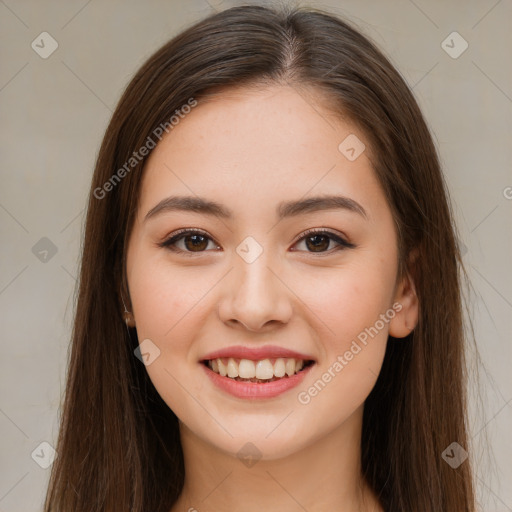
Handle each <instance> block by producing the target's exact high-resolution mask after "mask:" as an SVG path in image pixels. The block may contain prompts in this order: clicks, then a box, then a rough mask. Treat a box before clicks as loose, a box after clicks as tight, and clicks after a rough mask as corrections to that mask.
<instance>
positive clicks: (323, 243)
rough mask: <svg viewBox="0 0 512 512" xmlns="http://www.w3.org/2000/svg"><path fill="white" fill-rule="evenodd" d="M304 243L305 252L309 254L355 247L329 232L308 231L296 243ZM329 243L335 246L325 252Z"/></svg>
mask: <svg viewBox="0 0 512 512" xmlns="http://www.w3.org/2000/svg"><path fill="white" fill-rule="evenodd" d="M302 242H304V244H305V246H306V249H307V250H306V252H309V253H331V252H334V251H337V250H340V249H345V248H352V247H355V245H354V244H352V243H350V242H347V241H346V240H344V239H343V238H341V237H340V236H338V235H336V234H335V233H331V232H330V231H325V230H324V231H320V230H309V231H306V233H305V234H304V235H303V236H302V238H301V239H300V240H299V241H298V242H297V243H302ZM331 242H334V243H335V244H337V246H335V247H334V248H333V249H332V250H327V249H328V248H329V245H330V243H331Z"/></svg>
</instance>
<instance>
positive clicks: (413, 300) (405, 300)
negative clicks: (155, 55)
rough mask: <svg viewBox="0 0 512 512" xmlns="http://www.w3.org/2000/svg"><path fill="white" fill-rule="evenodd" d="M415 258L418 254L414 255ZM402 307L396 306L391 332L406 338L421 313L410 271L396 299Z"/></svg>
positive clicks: (390, 326) (392, 334) (398, 336)
mask: <svg viewBox="0 0 512 512" xmlns="http://www.w3.org/2000/svg"><path fill="white" fill-rule="evenodd" d="M412 256H413V258H414V259H415V256H416V254H413V255H412ZM394 302H395V303H399V304H400V305H401V308H400V309H398V308H396V311H397V313H396V315H395V316H394V317H393V319H392V320H391V321H390V323H389V334H390V335H391V336H393V337H394V338H404V337H405V336H407V335H408V334H410V333H411V331H412V330H413V329H414V328H415V327H416V324H417V323H418V315H419V301H418V296H417V293H416V287H415V284H414V280H413V278H412V277H411V275H410V273H409V272H406V275H405V276H404V278H403V279H402V282H401V283H400V285H399V286H398V288H397V292H396V295H395V299H394Z"/></svg>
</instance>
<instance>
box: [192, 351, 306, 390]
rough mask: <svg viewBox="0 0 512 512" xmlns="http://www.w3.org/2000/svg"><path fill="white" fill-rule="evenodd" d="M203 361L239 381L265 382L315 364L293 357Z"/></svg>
mask: <svg viewBox="0 0 512 512" xmlns="http://www.w3.org/2000/svg"><path fill="white" fill-rule="evenodd" d="M202 363H203V364H204V365H205V366H207V367H208V368H209V369H210V370H211V371H213V372H214V373H217V374H218V375H220V376H221V377H227V378H230V379H233V380H235V381H237V382H255V383H260V384H265V383H267V382H274V381H276V380H282V379H287V378H290V377H292V376H293V375H296V374H297V373H300V372H302V371H304V370H305V369H306V368H308V367H309V366H311V365H313V364H315V361H313V360H304V359H295V358H293V357H278V358H275V359H260V360H257V361H254V360H251V359H237V358H233V357H229V358H228V357H222V358H216V359H209V360H205V361H202Z"/></svg>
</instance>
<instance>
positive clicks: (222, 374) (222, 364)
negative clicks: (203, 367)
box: [212, 359, 228, 377]
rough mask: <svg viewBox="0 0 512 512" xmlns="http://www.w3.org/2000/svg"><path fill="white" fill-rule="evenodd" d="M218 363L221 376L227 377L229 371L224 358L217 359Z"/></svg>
mask: <svg viewBox="0 0 512 512" xmlns="http://www.w3.org/2000/svg"><path fill="white" fill-rule="evenodd" d="M217 364H218V365H219V374H220V375H221V377H225V376H226V375H227V374H228V372H227V371H226V366H225V365H224V363H223V362H222V359H217ZM212 370H213V368H212ZM214 371H215V370H214Z"/></svg>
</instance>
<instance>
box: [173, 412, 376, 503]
mask: <svg viewBox="0 0 512 512" xmlns="http://www.w3.org/2000/svg"><path fill="white" fill-rule="evenodd" d="M361 425H362V408H361V410H360V411H357V412H356V413H355V414H354V415H352V416H351V417H350V418H349V419H348V420H347V421H345V422H344V423H343V424H342V425H341V426H339V427H338V428H337V429H335V430H333V431H331V432H330V433H329V435H328V436H325V437H323V438H321V439H318V440H317V441H315V442H313V443H311V444H309V445H308V446H305V447H303V448H301V449H299V450H297V451H295V452H294V453H292V454H290V455H288V456H287V457H284V458H280V459H274V460H268V459H267V458H266V457H265V456H263V457H262V458H261V459H260V460H258V461H257V462H255V463H254V464H253V465H249V464H248V463H247V462H246V463H244V462H243V461H242V460H240V459H239V458H237V457H234V456H232V455H230V454H228V453H226V452H224V451H221V450H218V449H217V448H216V447H214V446H212V445H211V444H209V443H207V442H205V441H204V440H202V439H199V438H198V437H196V436H195V434H193V433H192V432H191V431H190V430H189V429H187V427H185V426H184V425H183V424H181V431H180V434H181V443H182V447H183V454H184V459H185V468H186V471H185V483H184V487H183V491H182V493H181V495H180V497H179V499H178V501H177V502H176V503H175V505H174V506H173V508H172V511H171V512H178V511H180V512H181V511H190V512H194V509H195V510H196V511H198V512H203V511H205V512H206V511H215V512H225V511H230V512H231V511H233V510H244V511H245V512H259V511H261V510H268V511H283V510H285V511H287V510H294V511H295V510H297V511H300V510H307V511H308V512H324V511H326V512H327V511H329V512H332V511H334V510H335V511H339V512H345V511H346V512H348V511H350V512H381V511H382V508H381V507H380V505H379V504H378V501H377V499H376V497H375V496H374V494H373V492H372V491H371V489H370V488H369V486H368V485H367V484H366V482H365V481H364V479H363V477H362V476H361V463H360V458H361V457H360V455H361V454H360V439H361ZM245 442H246V440H244V441H241V442H240V445H241V446H243V445H244V444H245ZM254 445H256V446H257V445H258V442H257V441H255V442H254ZM246 464H248V465H249V467H248V465H246Z"/></svg>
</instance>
